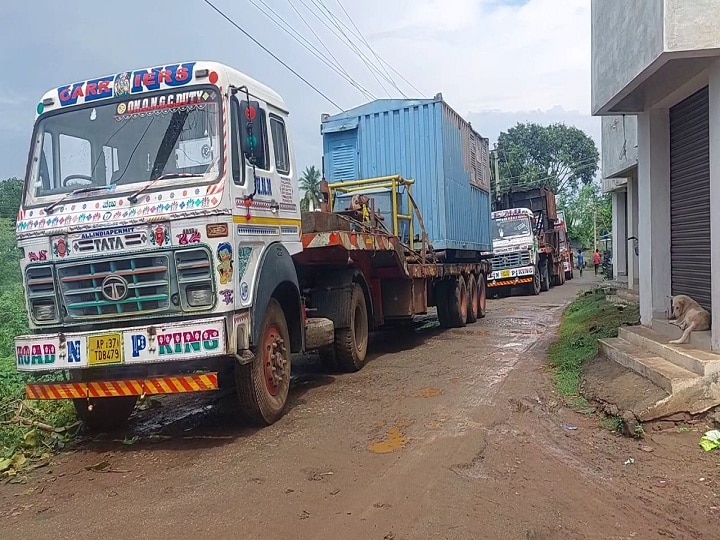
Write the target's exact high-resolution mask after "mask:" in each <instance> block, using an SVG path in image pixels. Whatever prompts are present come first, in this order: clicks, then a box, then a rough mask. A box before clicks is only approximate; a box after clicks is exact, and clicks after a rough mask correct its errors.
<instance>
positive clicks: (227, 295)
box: [220, 289, 235, 306]
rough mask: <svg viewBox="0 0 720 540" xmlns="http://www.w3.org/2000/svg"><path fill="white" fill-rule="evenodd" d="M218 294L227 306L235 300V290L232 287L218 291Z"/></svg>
mask: <svg viewBox="0 0 720 540" xmlns="http://www.w3.org/2000/svg"><path fill="white" fill-rule="evenodd" d="M220 296H222V297H223V303H224V304H225V305H226V306H229V305H230V304H232V303H233V302H235V291H233V290H232V289H223V290H222V291H220Z"/></svg>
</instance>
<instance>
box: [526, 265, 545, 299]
mask: <svg viewBox="0 0 720 540" xmlns="http://www.w3.org/2000/svg"><path fill="white" fill-rule="evenodd" d="M541 285H542V283H541V279H540V269H539V268H538V267H537V265H536V266H535V273H534V274H533V280H532V283H531V284H530V285H529V286H528V291H530V294H531V295H533V296H537V295H538V294H540V290H541V289H542V286H541Z"/></svg>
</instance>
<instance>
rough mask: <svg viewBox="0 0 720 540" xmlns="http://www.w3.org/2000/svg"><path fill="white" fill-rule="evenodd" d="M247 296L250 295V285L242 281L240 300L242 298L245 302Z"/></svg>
mask: <svg viewBox="0 0 720 540" xmlns="http://www.w3.org/2000/svg"><path fill="white" fill-rule="evenodd" d="M249 297H250V287H248V284H247V282H245V281H243V282H242V283H241V284H240V300H242V301H243V302H247V301H248V298H249Z"/></svg>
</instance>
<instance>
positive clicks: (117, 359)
mask: <svg viewBox="0 0 720 540" xmlns="http://www.w3.org/2000/svg"><path fill="white" fill-rule="evenodd" d="M122 350H123V349H122V336H121V335H120V334H103V335H101V336H90V337H89V338H88V354H89V356H90V358H89V363H90V365H91V366H105V365H108V364H122V361H123V359H122Z"/></svg>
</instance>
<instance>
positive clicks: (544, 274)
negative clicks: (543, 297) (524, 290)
mask: <svg viewBox="0 0 720 540" xmlns="http://www.w3.org/2000/svg"><path fill="white" fill-rule="evenodd" d="M540 290H541V291H549V290H550V269H549V268H548V264H547V261H546V262H545V263H543V264H542V269H541V270H540Z"/></svg>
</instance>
